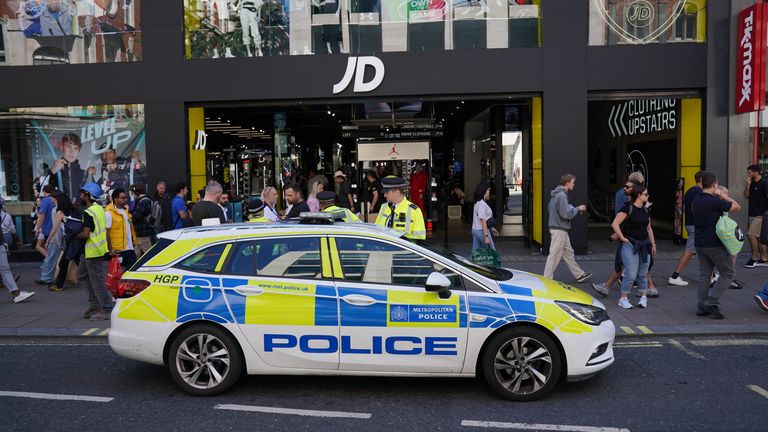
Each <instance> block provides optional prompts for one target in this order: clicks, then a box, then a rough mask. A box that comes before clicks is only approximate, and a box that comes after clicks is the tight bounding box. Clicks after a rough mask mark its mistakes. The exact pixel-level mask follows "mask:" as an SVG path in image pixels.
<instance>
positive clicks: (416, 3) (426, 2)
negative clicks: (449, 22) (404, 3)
mask: <svg viewBox="0 0 768 432" xmlns="http://www.w3.org/2000/svg"><path fill="white" fill-rule="evenodd" d="M444 18H445V0H408V21H418V22H424V21H442V20H443V19H444Z"/></svg>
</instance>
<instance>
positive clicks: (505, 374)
mask: <svg viewBox="0 0 768 432" xmlns="http://www.w3.org/2000/svg"><path fill="white" fill-rule="evenodd" d="M561 363H562V360H561V356H560V350H558V348H557V346H556V345H555V343H554V342H553V341H552V338H551V337H550V336H548V335H547V334H546V333H544V332H543V331H541V330H538V329H535V328H530V327H519V328H510V329H508V330H505V331H502V332H501V333H499V334H497V335H496V336H494V337H493V339H491V341H490V342H489V343H488V345H487V346H486V348H485V351H483V357H482V369H483V376H484V377H485V380H486V382H487V383H488V385H489V386H490V387H491V388H492V389H493V391H495V392H496V393H498V394H499V395H500V396H502V397H505V398H507V399H511V400H514V401H530V400H535V399H539V398H542V397H544V395H546V394H547V393H549V392H550V391H552V389H553V388H554V387H555V385H557V381H558V380H559V378H560V370H561V367H562V364H561Z"/></svg>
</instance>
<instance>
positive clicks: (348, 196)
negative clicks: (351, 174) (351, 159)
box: [333, 171, 355, 213]
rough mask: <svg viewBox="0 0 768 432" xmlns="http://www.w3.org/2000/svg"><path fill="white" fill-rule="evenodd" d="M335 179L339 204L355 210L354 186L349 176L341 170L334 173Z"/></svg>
mask: <svg viewBox="0 0 768 432" xmlns="http://www.w3.org/2000/svg"><path fill="white" fill-rule="evenodd" d="M333 181H334V182H336V192H337V195H338V196H339V206H340V207H343V208H345V209H350V210H352V213H354V212H355V201H354V200H353V199H352V187H351V186H350V185H349V182H348V181H347V176H346V175H345V174H344V173H343V172H341V171H336V172H335V173H333Z"/></svg>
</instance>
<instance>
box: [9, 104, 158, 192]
mask: <svg viewBox="0 0 768 432" xmlns="http://www.w3.org/2000/svg"><path fill="white" fill-rule="evenodd" d="M6 117H13V118H14V119H16V120H17V121H16V122H15V124H24V125H25V129H26V130H25V131H21V132H22V133H23V134H24V135H25V136H26V140H27V141H28V143H27V144H26V145H20V146H19V148H20V149H22V151H23V149H25V148H26V149H27V151H28V152H29V153H28V155H24V156H22V157H21V159H24V160H27V161H29V164H30V165H31V168H32V169H31V172H32V177H31V178H28V179H25V178H22V180H24V181H23V183H24V184H22V185H21V186H22V187H25V188H31V189H33V190H34V195H38V194H39V190H40V189H41V188H42V186H44V185H45V184H49V185H51V186H55V187H56V188H57V189H58V190H60V191H62V192H64V193H65V194H67V196H69V197H70V198H72V199H73V201H76V200H77V197H78V195H79V190H80V187H81V186H82V185H84V184H86V183H89V182H95V183H97V184H98V185H99V186H101V189H102V191H103V192H104V194H103V195H102V198H104V197H106V193H107V192H108V191H109V190H112V189H115V188H122V189H124V190H126V191H128V189H129V186H130V185H131V184H134V183H139V182H140V183H144V184H146V183H147V165H146V143H145V136H144V107H143V105H119V106H118V105H114V106H99V107H69V108H24V109H17V110H11V112H9V113H3V114H0V121H1V120H4V119H5V118H6ZM18 120H22V121H23V123H22V122H19V121H18ZM3 124H6V122H3ZM21 144H23V143H21ZM3 156H4V157H3V158H4V159H5V155H3ZM7 169H8V168H6V170H7ZM9 189H16V190H18V189H20V188H19V187H18V186H16V187H15V188H14V187H11V188H9ZM7 192H13V190H8V191H6V193H7ZM19 192H21V191H19ZM9 195H10V194H9ZM21 195H25V196H29V194H21Z"/></svg>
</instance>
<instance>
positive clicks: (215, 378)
mask: <svg viewBox="0 0 768 432" xmlns="http://www.w3.org/2000/svg"><path fill="white" fill-rule="evenodd" d="M243 363H244V362H243V359H242V356H241V355H240V350H239V348H238V344H237V342H236V341H235V339H234V338H233V337H232V335H230V334H229V333H228V332H227V331H225V330H223V329H221V328H219V327H216V326H213V325H210V324H195V325H193V326H191V327H189V328H186V329H184V330H183V331H181V332H180V333H179V334H177V335H176V337H175V338H174V339H173V342H172V343H171V346H170V349H169V350H168V358H167V359H166V364H167V365H168V370H169V371H170V373H171V377H172V378H173V381H174V382H175V383H176V385H178V386H179V387H181V389H182V390H184V391H185V392H187V393H189V394H192V395H195V396H213V395H217V394H220V393H223V392H225V391H227V390H228V389H229V388H230V387H232V386H233V385H234V384H235V383H236V382H237V380H238V379H239V378H240V375H241V374H242V371H243Z"/></svg>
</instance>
